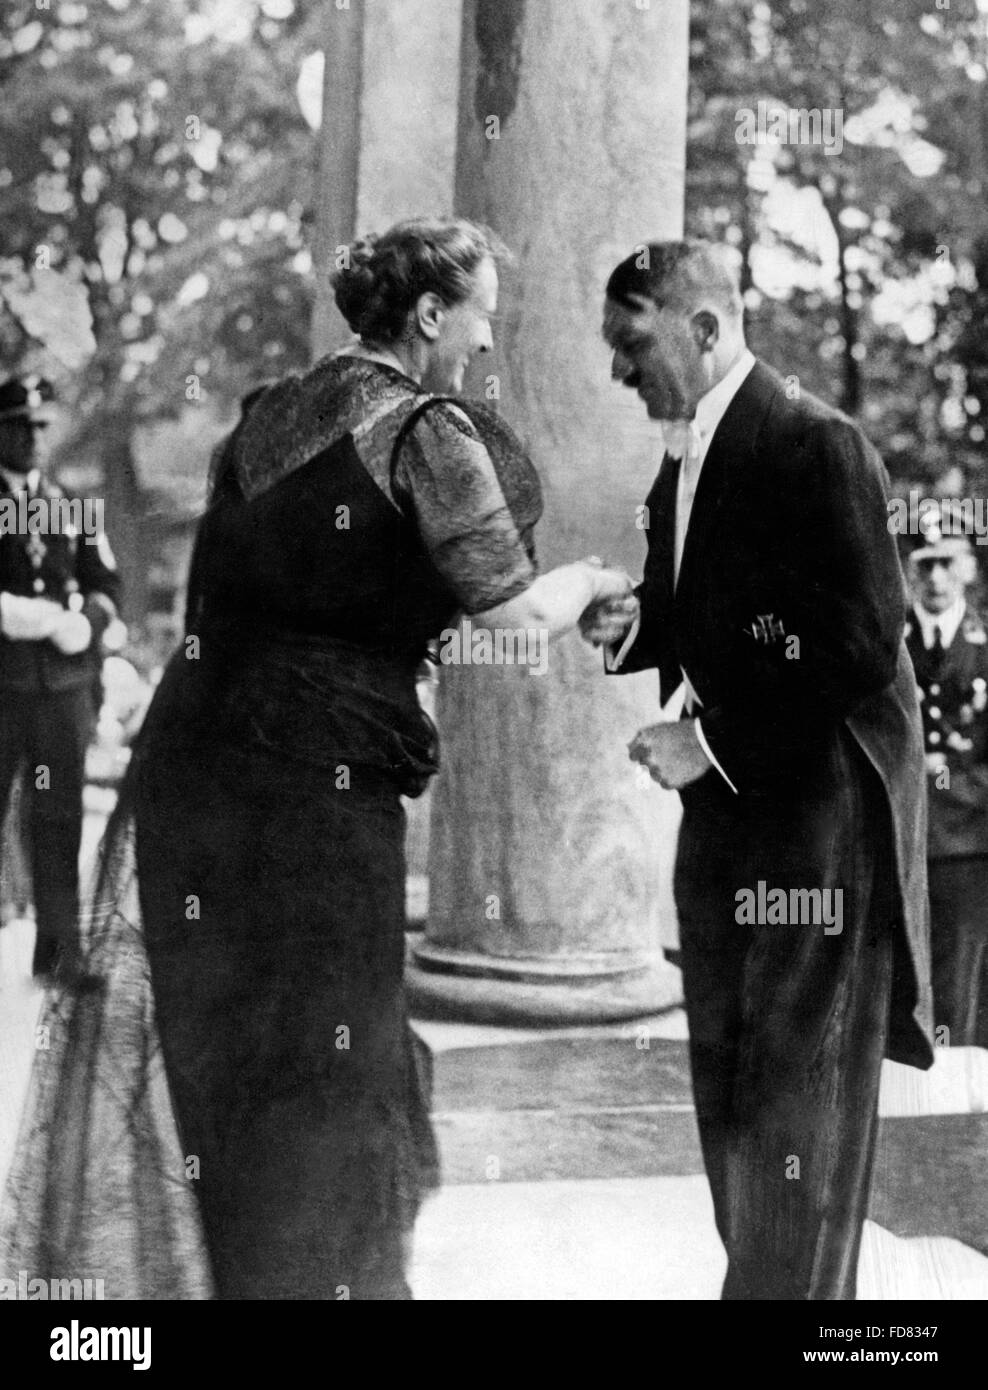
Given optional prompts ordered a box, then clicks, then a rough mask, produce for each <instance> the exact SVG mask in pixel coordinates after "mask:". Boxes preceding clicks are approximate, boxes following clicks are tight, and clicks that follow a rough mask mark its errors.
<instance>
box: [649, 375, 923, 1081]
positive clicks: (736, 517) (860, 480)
mask: <svg viewBox="0 0 988 1390" xmlns="http://www.w3.org/2000/svg"><path fill="white" fill-rule="evenodd" d="M670 463H671V460H669V459H667V460H666V465H669V464H670ZM887 487H888V478H887V474H886V472H885V469H884V467H883V465H882V463H881V460H880V459H879V457H878V454H877V453H876V451H875V450H874V449H873V448H872V446H871V445H870V444H869V443H868V441H867V440H866V439H865V438H864V436H863V435H862V434H861V432H860V430H859V429H858V428H857V426H856V425H855V424H853V422H852V421H850V420H849V419H847V418H846V417H845V416H843V415H841V414H840V413H839V412H837V411H835V410H833V409H832V408H830V407H829V406H827V405H825V404H824V403H823V402H821V401H819V400H817V399H815V398H814V397H812V396H809V395H807V394H805V393H803V394H802V395H801V397H800V398H799V399H792V400H791V399H789V398H788V396H787V392H786V387H785V385H784V383H783V382H782V380H781V379H780V378H779V377H778V376H777V375H776V373H775V372H773V371H772V370H771V369H770V368H768V367H766V366H765V365H764V364H763V363H761V362H756V364H755V366H754V368H753V369H752V371H751V373H750V375H749V376H748V377H747V378H746V380H745V381H744V383H743V385H742V386H741V389H740V391H739V392H738V393H737V395H736V396H735V397H734V399H733V400H732V402H731V404H730V405H729V406H728V409H727V412H726V413H725V415H724V418H723V420H722V421H721V423H720V426H719V427H718V429H717V431H716V432H715V434H714V437H713V440H712V441H711V444H710V448H709V452H708V454H707V457H706V460H705V462H704V465H703V470H702V472H701V474H700V482H699V487H698V489H697V493H696V499H695V502H694V505H693V511H692V515H691V519H690V527H689V531H688V533H687V539H686V545H685V549H684V553H683V559H682V566H681V570H680V576H679V583H678V585H676V587H675V591H674V589H673V539H674V531H673V526H674V516H675V495H676V489H675V470H674V469H673V468H672V467H668V466H664V467H663V470H662V472H660V474H659V477H658V478H657V480H656V482H655V485H654V487H653V488H652V491H651V493H650V494H649V497H648V501H647V507H648V520H649V527H648V532H647V535H648V558H647V561H646V565H645V573H644V579H643V584H642V588H641V591H640V598H641V603H642V625H641V630H640V632H639V635H638V638H637V641H636V642H635V644H634V646H633V647H632V648H631V650H630V652H629V654H628V657H627V658H626V660H625V662H624V665H623V667H622V670H623V671H638V670H644V669H647V668H649V667H652V666H655V667H658V670H659V678H660V691H661V700H662V702H663V703H665V702H666V701H667V700H668V699H669V698H670V697H671V695H672V694H673V692H674V691H675V689H676V688H677V686H678V685H679V684H680V681H681V674H680V668H681V667H682V668H683V669H685V670H686V671H687V673H688V674H689V677H690V680H691V682H692V684H693V687H694V689H695V690H696V692H697V695H698V696H699V698H700V700H701V702H702V705H703V709H702V711H698V713H700V714H702V728H703V731H704V734H705V735H706V738H707V741H708V743H709V745H710V748H711V751H712V752H713V754H714V756H715V757H716V758H717V761H718V762H719V763H720V765H721V767H722V768H723V769H724V771H725V772H726V773H727V775H728V777H729V778H730V779H731V781H732V782H733V783H734V785H735V787H737V789H738V792H739V794H740V796H741V797H742V799H743V800H744V802H745V805H746V808H747V810H748V813H749V815H750V816H755V817H757V816H758V815H759V814H760V812H762V811H764V810H765V809H766V808H768V807H769V806H771V804H772V803H773V802H775V803H776V804H781V803H783V802H789V801H792V800H798V799H799V798H800V796H801V794H802V793H804V792H805V791H808V790H809V789H810V788H812V791H813V800H814V802H815V803H816V804H818V805H821V806H824V807H825V805H826V800H827V798H826V796H823V795H821V779H825V778H826V775H827V772H828V770H829V769H831V768H833V766H834V758H833V756H832V754H833V747H834V745H835V742H836V740H837V739H838V737H839V734H840V731H841V730H842V729H846V730H847V731H848V732H849V733H850V734H851V735H852V737H853V739H854V740H855V742H856V743H857V744H858V746H859V747H860V749H861V751H862V752H863V753H864V754H865V756H866V757H867V759H868V761H869V762H870V763H871V765H872V766H873V767H874V769H875V771H876V772H877V774H878V776H879V778H880V779H881V784H882V786H883V788H884V791H885V806H886V813H887V815H888V816H889V817H890V819H891V827H892V831H893V837H894V844H895V851H896V853H895V869H896V881H897V888H898V896H899V903H900V907H901V916H902V925H903V928H904V932H903V935H902V938H901V939H900V940H898V941H897V943H896V949H897V952H899V954H900V955H901V956H902V959H901V960H900V961H899V962H898V966H899V969H898V970H897V975H898V978H899V981H900V986H905V985H906V984H907V982H908V983H909V984H910V985H911V988H901V987H900V989H899V991H898V993H897V997H896V1000H895V1004H896V1009H895V1013H894V1015H893V1019H892V1031H891V1034H890V1039H889V1052H888V1055H889V1056H890V1057H892V1058H894V1059H896V1060H898V1061H901V1062H908V1063H912V1064H913V1065H916V1066H920V1067H924V1068H925V1067H928V1066H929V1065H930V1064H931V1062H932V1052H931V1040H930V995H929V925H928V910H927V902H926V877H925V860H926V849H925V846H926V804H925V788H924V785H923V782H924V772H923V768H924V764H923V733H922V725H921V719H920V712H919V704H918V700H917V693H916V682H915V678H914V674H913V669H912V664H911V662H910V659H909V655H908V653H907V651H906V646H905V642H904V640H903V602H902V594H903V581H902V573H901V568H900V565H899V560H898V556H897V552H896V547H895V542H894V540H893V538H892V536H891V535H890V533H889V531H888V529H887V524H886V523H887V519H888V511H887V505H886V504H887V495H888V494H887ZM789 638H796V639H798V643H799V645H798V655H796V654H795V653H796V648H795V647H794V646H793V645H792V644H791V643H790V642H789V640H788V639H789ZM787 653H788V654H787ZM714 775H716V774H714ZM770 827H771V830H772V834H773V837H775V832H776V829H777V827H778V819H777V817H776V816H774V815H772V816H771V817H770ZM766 828H767V829H768V828H769V826H767V827H766ZM793 831H794V832H798V833H799V834H805V833H806V831H807V826H806V824H805V821H803V820H802V819H799V820H798V821H797V822H796V823H794V825H793ZM754 845H755V850H756V854H755V862H753V863H752V864H751V866H750V870H748V871H747V873H746V871H745V866H744V865H739V866H738V883H739V885H743V884H747V883H749V882H751V883H752V884H753V883H755V882H756V881H757V879H758V878H759V877H761V878H766V877H767V878H768V880H769V882H772V881H773V875H775V876H776V877H777V876H778V874H779V873H780V872H781V871H782V869H781V866H780V861H784V860H785V858H786V857H787V852H788V849H789V846H787V845H786V844H785V843H784V842H782V843H780V842H779V840H778V838H774V839H773V842H772V843H767V842H766V843H759V839H758V837H757V836H755V837H754ZM711 848H714V847H711ZM793 848H795V849H797V850H798V851H799V853H797V854H796V856H795V857H796V858H797V859H800V860H801V859H802V857H803V856H802V852H801V851H802V849H803V848H804V846H796V847H793ZM816 881H818V882H819V881H822V880H819V879H818V880H816Z"/></svg>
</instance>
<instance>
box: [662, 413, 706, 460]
mask: <svg viewBox="0 0 988 1390" xmlns="http://www.w3.org/2000/svg"><path fill="white" fill-rule="evenodd" d="M662 437H663V441H664V443H665V448H666V453H667V454H669V456H670V457H671V458H674V459H682V458H685V457H686V456H687V453H688V454H689V456H690V458H691V459H698V458H699V457H700V450H701V448H702V447H703V436H702V434H701V433H700V426H699V425H698V424H697V423H696V421H695V420H663V421H662Z"/></svg>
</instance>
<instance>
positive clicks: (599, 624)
mask: <svg viewBox="0 0 988 1390" xmlns="http://www.w3.org/2000/svg"><path fill="white" fill-rule="evenodd" d="M586 563H587V564H589V565H592V566H593V567H594V568H595V570H596V574H595V576H594V581H595V594H594V598H593V600H592V601H591V602H590V603H589V604H588V605H587V607H586V608H585V609H584V610H583V612H582V614H581V615H580V635H581V636H582V638H583V640H584V641H585V642H589V643H590V644H591V646H594V647H602V646H609V645H610V644H611V643H612V642H620V641H622V640H623V639H624V637H625V635H626V634H627V632H628V630H629V629H630V627H631V625H632V623H633V622H634V621H635V620H636V618H637V617H638V613H639V604H638V598H637V596H636V594H635V592H634V584H633V582H632V580H631V578H630V576H629V575H627V574H626V573H625V572H624V570H617V569H610V568H607V567H606V566H605V565H604V562H603V561H602V560H599V559H598V558H597V556H596V555H592V556H590V558H589V559H588V561H587V562H586Z"/></svg>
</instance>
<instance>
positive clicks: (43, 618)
mask: <svg viewBox="0 0 988 1390" xmlns="http://www.w3.org/2000/svg"><path fill="white" fill-rule="evenodd" d="M0 632H2V633H3V635H4V637H6V638H8V639H9V640H10V641H11V642H42V641H44V640H45V639H46V638H49V639H50V640H51V641H52V643H53V644H54V645H55V646H56V647H57V648H58V650H59V651H60V652H62V653H63V654H64V655H65V656H77V655H78V654H79V653H80V652H84V651H85V650H86V648H87V647H88V646H89V644H90V642H91V641H92V637H93V629H92V626H91V624H90V622H89V619H88V618H87V617H86V616H85V614H84V613H74V612H72V610H71V609H69V608H63V607H62V606H61V604H60V603H53V602H52V600H51V599H47V598H24V597H21V596H20V595H19V594H7V593H0Z"/></svg>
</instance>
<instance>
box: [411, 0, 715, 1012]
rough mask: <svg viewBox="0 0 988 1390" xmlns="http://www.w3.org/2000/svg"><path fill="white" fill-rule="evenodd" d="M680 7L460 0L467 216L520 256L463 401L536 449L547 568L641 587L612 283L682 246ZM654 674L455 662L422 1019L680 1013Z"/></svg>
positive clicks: (668, 819) (588, 666) (461, 205)
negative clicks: (613, 576)
mask: <svg viewBox="0 0 988 1390" xmlns="http://www.w3.org/2000/svg"><path fill="white" fill-rule="evenodd" d="M688 18H689V17H688V5H687V3H686V0H651V3H649V0H567V2H566V3H565V4H551V5H546V4H536V3H531V0H529V3H526V0H466V3H465V6H464V17H463V50H462V52H463V57H462V76H461V92H460V126H459V142H458V160H457V210H458V212H460V213H462V214H463V215H466V216H469V217H474V218H476V219H478V220H481V221H484V222H487V223H488V224H489V225H491V226H492V227H494V228H495V229H496V230H497V231H498V232H499V234H500V235H501V236H502V237H503V238H504V240H505V241H506V242H507V243H508V245H509V247H511V248H512V250H513V251H514V252H515V254H516V256H517V264H516V266H515V267H514V269H513V270H511V271H508V272H507V273H506V274H505V275H504V276H503V277H502V279H503V289H502V304H501V309H502V315H501V322H500V324H499V325H498V332H497V336H498V338H499V345H498V352H497V354H496V355H495V357H494V358H493V359H488V360H486V361H485V362H484V363H483V367H482V373H481V375H480V376H479V378H477V379H476V380H475V381H474V383H473V390H474V392H475V393H478V394H483V393H484V391H485V387H486V391H487V394H488V395H491V394H492V393H494V392H499V399H500V408H501V409H502V410H503V412H504V414H505V417H506V418H507V419H508V420H509V421H510V422H511V423H512V424H513V425H514V426H515V427H516V429H518V431H519V432H520V433H521V434H522V436H523V438H525V439H526V441H527V442H528V444H529V445H530V447H531V451H532V454H533V457H534V459H535V460H536V463H537V465H538V467H539V468H540V471H541V473H542V478H543V482H544V485H545V492H546V511H545V516H544V519H543V521H542V524H541V526H540V528H539V532H538V545H539V551H540V559H541V563H542V565H543V567H544V568H550V567H552V566H553V565H556V564H558V563H560V562H562V561H566V560H571V559H576V558H578V557H580V556H585V555H588V554H592V553H593V554H598V555H601V556H603V557H605V558H606V559H607V560H609V561H611V562H614V563H619V564H622V565H624V566H626V567H627V568H628V570H629V571H630V572H631V573H632V574H633V575H635V576H637V575H640V573H641V568H642V562H643V558H644V551H645V540H644V535H643V533H642V531H641V530H640V529H638V527H637V525H636V508H637V507H638V506H639V504H640V503H641V502H642V501H643V500H644V497H645V495H646V493H647V491H648V488H649V486H650V484H651V482H652V479H653V478H654V476H655V474H656V472H657V470H658V467H659V463H660V450H659V445H658V441H657V438H656V429H655V427H654V426H653V425H651V424H650V423H649V421H648V420H647V417H646V416H645V412H644V410H643V408H642V405H641V402H640V401H639V400H638V399H637V397H635V396H633V395H632V394H631V393H629V392H627V391H622V389H621V388H619V387H617V386H616V385H613V384H612V383H611V381H610V355H609V353H608V351H607V349H606V347H605V345H604V343H603V341H602V339H601V335H600V326H601V317H602V300H603V289H604V285H605V283H606V278H607V275H608V273H609V271H610V270H611V269H612V267H613V266H614V265H615V264H617V262H618V260H620V259H621V258H622V257H624V256H626V255H628V254H629V253H630V252H631V251H632V250H633V249H634V247H635V246H636V245H637V244H639V243H641V242H643V241H646V240H649V239H654V238H664V237H676V236H679V235H681V233H682V214H683V190H684V166H685V125H686V84H687V67H688ZM659 717H660V715H659V709H658V699H657V678H656V676H655V673H654V672H647V673H644V674H642V675H639V676H628V677H623V678H616V677H605V676H604V675H603V670H602V661H601V656H600V653H599V652H595V651H593V650H592V649H590V648H588V647H586V646H585V645H584V644H583V643H582V642H581V641H580V640H579V638H578V637H577V636H575V635H574V636H571V637H566V638H564V639H562V640H561V641H560V642H559V643H558V644H556V645H555V646H554V647H553V648H552V650H551V654H550V657H549V666H548V671H547V673H546V674H545V675H542V676H539V675H536V674H534V673H533V672H532V671H530V670H527V669H524V668H519V667H514V668H512V667H507V666H504V667H495V666H484V667H478V666H472V667H466V666H463V667H456V666H449V667H444V668H443V669H442V673H441V682H440V696H439V710H438V723H439V727H440V731H441V736H442V739H443V772H442V774H441V776H440V778H439V781H438V784H437V787H436V791H435V804H434V811H433V822H432V835H431V851H430V907H429V918H428V927H427V931H426V935H425V940H424V941H423V942H422V943H421V944H420V945H419V946H418V947H417V948H416V949H415V951H414V953H413V961H412V965H411V967H410V971H409V985H410V989H411V994H412V998H413V1000H414V1001H415V1002H416V1004H417V1005H418V1006H419V1007H423V1006H425V1007H428V1008H430V1009H431V1010H432V1011H433V1012H440V1013H447V1014H449V1015H450V1016H460V1017H471V1018H475V1019H478V1020H486V1021H495V1020H500V1021H512V1020H524V1019H528V1018H541V1019H546V1020H558V1021H562V1020H566V1019H570V1020H586V1021H595V1020H604V1019H616V1018H622V1017H631V1016H635V1015H641V1014H644V1013H647V1012H649V1011H651V1010H653V1009H656V1008H660V1007H662V1006H664V1005H667V1004H669V1003H671V1002H674V1001H675V1000H676V999H677V997H678V991H679V976H678V972H677V971H675V970H673V969H672V967H670V966H668V965H667V964H666V963H665V961H664V959H663V957H662V955H661V951H660V949H659V948H660V944H661V941H662V940H663V938H664V937H665V936H666V934H667V933H668V930H669V925H670V924H669V921H668V917H669V914H670V912H671V910H672V908H671V896H670V894H669V869H670V862H671V854H672V850H673V845H674V840H675V833H676V827H677V825H678V814H679V812H678V798H676V797H675V796H673V795H671V794H669V793H665V792H662V791H660V790H659V789H658V788H657V787H656V786H655V785H654V784H653V783H651V782H650V781H648V780H647V778H646V779H645V781H644V783H643V782H642V780H640V777H641V775H640V774H637V775H636V771H635V769H634V768H633V767H632V764H631V763H630V762H629V761H628V758H627V744H628V742H629V740H630V739H631V738H632V736H633V735H634V733H635V732H636V730H637V729H639V728H640V727H641V726H642V725H644V724H648V723H654V722H655V721H656V720H657V719H658V718H659Z"/></svg>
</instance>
